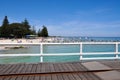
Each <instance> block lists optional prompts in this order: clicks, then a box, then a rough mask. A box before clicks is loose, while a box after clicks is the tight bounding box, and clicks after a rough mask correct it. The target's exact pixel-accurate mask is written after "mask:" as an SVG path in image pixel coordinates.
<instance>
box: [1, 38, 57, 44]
mask: <svg viewBox="0 0 120 80" xmlns="http://www.w3.org/2000/svg"><path fill="white" fill-rule="evenodd" d="M55 39H56V38H51V37H49V38H37V39H0V43H41V42H52V41H55Z"/></svg>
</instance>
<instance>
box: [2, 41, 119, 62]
mask: <svg viewBox="0 0 120 80" xmlns="http://www.w3.org/2000/svg"><path fill="white" fill-rule="evenodd" d="M63 44H64V45H70V44H71V45H72V44H73V45H79V46H80V52H79V53H59V54H51V53H50V54H46V53H43V46H44V45H63ZM89 44H105V45H107V44H113V45H115V51H114V52H92V53H91V52H87V53H85V52H83V45H89ZM119 44H120V42H76V43H0V45H1V46H2V45H39V46H40V53H37V54H0V57H11V56H39V57H40V62H43V58H44V56H72V55H73V56H75V55H77V56H80V60H97V59H120V57H119V53H120V52H119V50H118V49H119ZM101 54H103V55H104V54H114V55H115V56H114V57H97V58H96V57H91V58H83V56H86V55H91V56H93V55H101Z"/></svg>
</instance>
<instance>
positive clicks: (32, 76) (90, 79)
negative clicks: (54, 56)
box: [0, 61, 120, 80]
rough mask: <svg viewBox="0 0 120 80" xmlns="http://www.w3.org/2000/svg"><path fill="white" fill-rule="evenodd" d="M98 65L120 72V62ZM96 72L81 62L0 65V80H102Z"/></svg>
mask: <svg viewBox="0 0 120 80" xmlns="http://www.w3.org/2000/svg"><path fill="white" fill-rule="evenodd" d="M100 63H102V64H104V65H106V66H109V67H111V68H114V69H117V70H118V71H120V68H119V67H120V61H101V62H100ZM113 64H114V65H113ZM96 72H97V71H89V70H88V69H87V68H86V67H85V66H84V65H82V64H81V62H69V63H32V64H26V63H24V64H0V80H102V79H101V78H100V77H98V76H97V75H95V74H94V73H96Z"/></svg>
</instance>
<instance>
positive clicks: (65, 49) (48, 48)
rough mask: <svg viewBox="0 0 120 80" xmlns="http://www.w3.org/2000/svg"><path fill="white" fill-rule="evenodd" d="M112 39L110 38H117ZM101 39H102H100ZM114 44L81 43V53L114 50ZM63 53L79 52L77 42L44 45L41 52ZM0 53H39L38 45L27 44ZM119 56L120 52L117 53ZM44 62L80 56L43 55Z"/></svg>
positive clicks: (20, 60) (26, 59)
mask: <svg viewBox="0 0 120 80" xmlns="http://www.w3.org/2000/svg"><path fill="white" fill-rule="evenodd" d="M119 39H120V38H117V39H112V40H119ZM102 40H103V39H102ZM115 46H116V45H115V44H83V47H82V52H83V54H87V53H94V52H115V50H116V49H115ZM118 51H119V52H120V45H118ZM64 53H66V54H67V53H69V54H70V53H71V54H72V53H80V45H79V44H72V45H69V44H60V45H44V46H43V54H64ZM0 54H40V46H27V47H26V48H21V49H8V50H0ZM114 56H115V54H104V55H103V54H101V55H83V58H92V57H94V58H97V57H103V58H104V57H114ZM118 56H120V54H119V55H118ZM43 61H44V62H71V61H80V56H79V55H78V56H45V57H43ZM33 62H40V57H39V56H34V57H31V56H27V57H24V56H21V57H0V63H3V64H6V63H33Z"/></svg>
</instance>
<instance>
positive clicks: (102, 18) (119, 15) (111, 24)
mask: <svg viewBox="0 0 120 80" xmlns="http://www.w3.org/2000/svg"><path fill="white" fill-rule="evenodd" d="M6 15H7V16H8V20H9V22H10V23H12V22H22V21H23V20H24V19H25V18H27V20H28V21H29V23H30V25H32V26H35V28H36V29H37V30H38V29H39V28H41V27H42V25H45V26H47V28H48V31H49V34H50V35H51V36H98V37H99V36H103V37H106V36H108V37H118V36H119V37H120V0H0V25H1V24H2V21H3V19H4V16H6Z"/></svg>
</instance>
